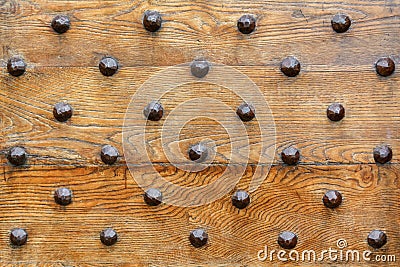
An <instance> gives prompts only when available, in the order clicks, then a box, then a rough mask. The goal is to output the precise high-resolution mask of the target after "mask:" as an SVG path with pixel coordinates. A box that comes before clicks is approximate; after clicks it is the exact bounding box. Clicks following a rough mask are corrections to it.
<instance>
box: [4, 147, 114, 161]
mask: <svg viewBox="0 0 400 267" xmlns="http://www.w3.org/2000/svg"><path fill="white" fill-rule="evenodd" d="M100 157H101V160H102V161H103V162H104V163H105V164H108V165H112V164H114V163H115V162H116V161H117V159H118V157H119V153H118V150H117V149H116V148H115V147H113V146H111V145H104V146H103V147H102V148H101V152H100ZM7 160H8V162H9V163H10V164H11V165H14V166H21V165H24V164H25V162H26V160H27V153H26V151H25V149H24V148H23V147H20V146H14V147H12V148H10V150H9V151H8V153H7Z"/></svg>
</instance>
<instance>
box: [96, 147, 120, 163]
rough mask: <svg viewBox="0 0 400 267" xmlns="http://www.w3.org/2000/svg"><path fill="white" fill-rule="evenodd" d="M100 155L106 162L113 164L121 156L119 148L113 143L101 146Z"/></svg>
mask: <svg viewBox="0 0 400 267" xmlns="http://www.w3.org/2000/svg"><path fill="white" fill-rule="evenodd" d="M100 157H101V160H102V161H103V162H104V163H105V164H108V165H112V164H114V163H115V162H116V161H117V159H118V157H119V153H118V149H116V148H115V147H113V146H112V145H104V146H103V147H102V148H101V153H100Z"/></svg>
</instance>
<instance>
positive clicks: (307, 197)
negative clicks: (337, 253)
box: [0, 165, 400, 266]
mask: <svg viewBox="0 0 400 267" xmlns="http://www.w3.org/2000/svg"><path fill="white" fill-rule="evenodd" d="M155 168H156V169H157V170H159V171H160V173H163V175H164V176H165V177H169V178H170V179H171V180H174V181H175V180H177V181H180V177H183V176H184V177H187V179H186V181H190V180H197V181H201V180H202V179H203V177H204V173H197V174H195V173H191V174H189V175H187V174H185V173H184V172H182V171H180V170H178V169H176V168H175V167H173V166H161V165H155ZM223 169H224V168H223V167H222V168H221V167H218V166H215V167H210V170H205V171H204V172H206V173H208V172H211V173H214V174H217V175H218V174H221V172H222V171H223ZM253 171H254V168H253V167H251V166H249V167H248V168H247V171H246V175H245V176H244V177H243V179H242V180H241V181H240V183H239V184H238V185H237V188H246V186H247V185H248V183H249V181H250V179H251V176H252V173H253ZM49 173H51V175H49ZM399 173H400V172H399V166H398V165H387V166H382V167H378V166H376V165H348V166H298V167H285V166H275V167H273V168H272V169H271V172H270V173H269V175H268V177H267V179H266V180H265V181H264V183H263V184H262V186H261V188H260V189H259V190H257V191H255V192H253V193H252V194H251V198H252V202H251V204H250V206H249V207H248V208H246V209H245V210H240V211H239V210H237V209H235V208H234V207H233V206H232V205H231V203H230V196H229V195H226V196H225V197H223V198H222V199H220V200H217V201H215V202H213V203H210V204H208V205H205V206H201V207H195V208H181V207H174V206H169V205H166V204H162V205H161V206H158V207H149V206H147V205H146V204H145V203H144V202H143V197H142V195H143V191H142V189H141V188H139V187H138V185H137V184H136V182H135V181H134V179H133V178H132V176H131V175H130V174H129V172H128V171H127V169H126V167H125V166H120V167H110V168H103V167H98V166H94V167H79V168H74V167H59V166H54V167H51V166H43V167H39V166H37V167H31V168H30V169H27V170H24V169H17V170H16V169H13V168H6V169H5V170H4V171H3V173H1V176H2V177H3V176H4V177H5V179H6V180H1V187H0V188H1V189H0V205H1V207H2V220H1V221H0V229H1V230H0V235H1V240H3V241H2V245H1V246H0V255H1V256H2V259H13V260H14V261H22V262H42V263H45V262H49V263H52V264H53V263H54V264H56V263H58V264H65V265H70V266H91V264H93V265H96V266H97V265H101V266H107V265H110V266H111V264H115V265H114V266H131V265H130V264H129V263H135V264H137V266H143V265H145V266H149V265H157V266H161V265H162V266H166V265H174V264H175V265H176V264H177V265H188V266H190V265H196V264H199V263H202V264H203V263H204V265H205V266H206V263H209V264H211V263H212V264H213V265H214V266H215V265H217V264H219V263H220V264H221V266H223V264H225V265H226V266H235V264H237V265H238V266H247V265H260V264H262V265H268V262H260V261H259V260H258V259H257V252H258V251H259V250H260V249H262V248H263V247H264V245H268V246H269V247H270V248H271V249H272V248H273V249H279V248H278V247H277V244H276V239H277V235H278V234H279V233H280V232H281V231H283V230H290V231H294V232H296V233H297V234H298V235H299V244H298V246H297V247H296V249H297V250H298V251H303V250H306V249H314V250H316V251H320V250H321V249H322V248H326V249H328V248H329V247H332V248H335V247H336V241H337V239H338V238H344V239H346V240H347V242H348V244H349V247H348V249H359V250H366V249H368V245H367V243H366V236H367V235H368V233H369V232H370V231H371V230H372V229H375V228H379V229H383V230H385V232H386V233H387V234H388V243H387V245H386V246H385V247H384V248H383V249H381V250H378V251H375V252H374V253H375V254H383V253H387V254H390V253H395V252H396V251H397V249H398V247H399V246H400V242H399V239H398V238H397V235H398V229H399V226H400V221H399V217H398V216H393V215H394V214H399V212H400V204H399V203H400V201H399V200H400V198H399V195H400V194H399V193H400V186H399V179H400V176H399ZM310 181H312V182H310ZM204 183H205V182H199V184H204ZM181 184H182V185H183V184H184V183H181ZM59 186H68V187H69V188H71V189H72V190H73V193H74V199H73V203H72V204H71V205H70V206H67V207H65V208H61V207H59V206H58V205H57V204H56V203H55V202H54V201H53V196H52V194H53V192H54V190H55V189H56V188H57V187H59ZM329 189H337V190H340V191H341V192H342V194H343V196H344V201H343V205H342V206H341V207H339V208H338V209H336V210H330V209H327V208H325V207H324V206H323V204H322V201H321V199H322V196H323V194H324V193H325V191H326V190H329ZM16 222H18V223H17V224H16ZM16 226H20V227H25V228H26V229H27V231H28V232H29V235H30V236H29V241H28V245H26V246H24V247H21V248H18V249H12V248H11V247H10V246H9V245H8V244H7V235H8V233H9V232H8V231H9V229H11V228H13V227H16ZM109 226H112V227H114V228H115V229H116V230H117V231H118V233H119V234H120V239H119V242H118V243H117V244H116V245H115V246H113V247H110V248H107V247H104V246H103V245H102V244H101V243H100V240H99V237H98V235H99V232H100V231H101V230H102V229H103V228H105V227H109ZM305 226H307V227H305ZM196 227H205V228H206V229H208V232H209V235H210V242H209V244H208V245H207V246H206V247H205V248H201V249H194V248H192V247H191V246H190V244H189V241H188V233H189V231H190V230H191V229H194V228H196ZM65 248H68V250H65ZM36 252H39V253H36ZM93 255H96V256H93ZM124 264H125V265H124ZM56 266H57V265H56ZM132 266H135V265H132ZM210 266H212V265H210ZM372 266H374V264H372ZM376 266H380V265H378V264H377V265H376ZM393 266H394V265H393Z"/></svg>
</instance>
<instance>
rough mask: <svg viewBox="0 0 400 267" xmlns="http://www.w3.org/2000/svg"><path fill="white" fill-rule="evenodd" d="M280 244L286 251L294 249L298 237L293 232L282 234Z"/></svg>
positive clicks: (279, 238) (279, 237)
mask: <svg viewBox="0 0 400 267" xmlns="http://www.w3.org/2000/svg"><path fill="white" fill-rule="evenodd" d="M278 244H279V246H281V247H282V248H284V249H292V248H294V247H295V246H296V245H297V235H296V234H295V233H292V232H287V231H285V232H282V233H280V234H279V236H278Z"/></svg>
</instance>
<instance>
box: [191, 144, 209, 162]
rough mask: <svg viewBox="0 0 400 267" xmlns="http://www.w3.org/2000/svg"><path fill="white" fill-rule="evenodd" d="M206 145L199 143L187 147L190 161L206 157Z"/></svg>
mask: <svg viewBox="0 0 400 267" xmlns="http://www.w3.org/2000/svg"><path fill="white" fill-rule="evenodd" d="M207 155H208V150H207V147H206V146H205V145H203V144H201V143H199V144H196V145H193V146H191V147H190V148H189V158H190V159H191V160H192V161H198V162H202V161H204V160H205V159H206V158H207Z"/></svg>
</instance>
